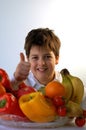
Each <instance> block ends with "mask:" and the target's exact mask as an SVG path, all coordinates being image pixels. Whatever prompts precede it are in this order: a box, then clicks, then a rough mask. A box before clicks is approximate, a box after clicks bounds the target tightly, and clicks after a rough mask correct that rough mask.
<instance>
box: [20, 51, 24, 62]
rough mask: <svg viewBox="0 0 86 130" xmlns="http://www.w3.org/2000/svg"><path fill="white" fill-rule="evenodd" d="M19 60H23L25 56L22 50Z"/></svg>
mask: <svg viewBox="0 0 86 130" xmlns="http://www.w3.org/2000/svg"><path fill="white" fill-rule="evenodd" d="M20 61H25V56H24V54H23V53H22V52H21V53H20Z"/></svg>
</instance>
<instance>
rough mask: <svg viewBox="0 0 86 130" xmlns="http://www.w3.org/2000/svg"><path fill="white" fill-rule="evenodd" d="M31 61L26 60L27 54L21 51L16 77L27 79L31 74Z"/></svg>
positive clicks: (19, 79) (17, 78)
mask: <svg viewBox="0 0 86 130" xmlns="http://www.w3.org/2000/svg"><path fill="white" fill-rule="evenodd" d="M29 70H30V63H29V62H27V61H25V56H24V54H23V53H20V62H19V64H18V65H17V68H16V71H15V73H14V77H15V79H16V80H18V81H22V80H25V79H26V78H27V76H28V74H29Z"/></svg>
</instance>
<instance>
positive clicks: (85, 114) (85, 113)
mask: <svg viewBox="0 0 86 130" xmlns="http://www.w3.org/2000/svg"><path fill="white" fill-rule="evenodd" d="M83 116H84V117H85V118H86V110H83Z"/></svg>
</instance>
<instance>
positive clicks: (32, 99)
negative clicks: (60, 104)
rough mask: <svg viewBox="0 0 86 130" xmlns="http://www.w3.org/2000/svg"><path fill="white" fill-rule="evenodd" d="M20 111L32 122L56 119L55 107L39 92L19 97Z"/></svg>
mask: <svg viewBox="0 0 86 130" xmlns="http://www.w3.org/2000/svg"><path fill="white" fill-rule="evenodd" d="M19 106H20V108H21V110H22V112H23V113H24V114H25V115H26V117H27V118H29V119H30V120H31V121H33V122H50V121H54V120H55V119H56V108H55V106H54V105H53V104H52V102H51V100H49V101H48V100H47V99H46V98H45V97H44V95H43V94H42V93H41V92H32V93H30V94H25V95H23V96H21V97H20V98H19Z"/></svg>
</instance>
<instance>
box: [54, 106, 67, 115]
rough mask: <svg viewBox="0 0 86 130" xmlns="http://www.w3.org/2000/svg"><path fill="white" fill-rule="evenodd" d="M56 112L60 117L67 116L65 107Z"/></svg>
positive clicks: (60, 107)
mask: <svg viewBox="0 0 86 130" xmlns="http://www.w3.org/2000/svg"><path fill="white" fill-rule="evenodd" d="M56 111H57V115H58V116H66V113H67V109H66V107H65V106H59V107H58V108H57V110H56Z"/></svg>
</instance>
